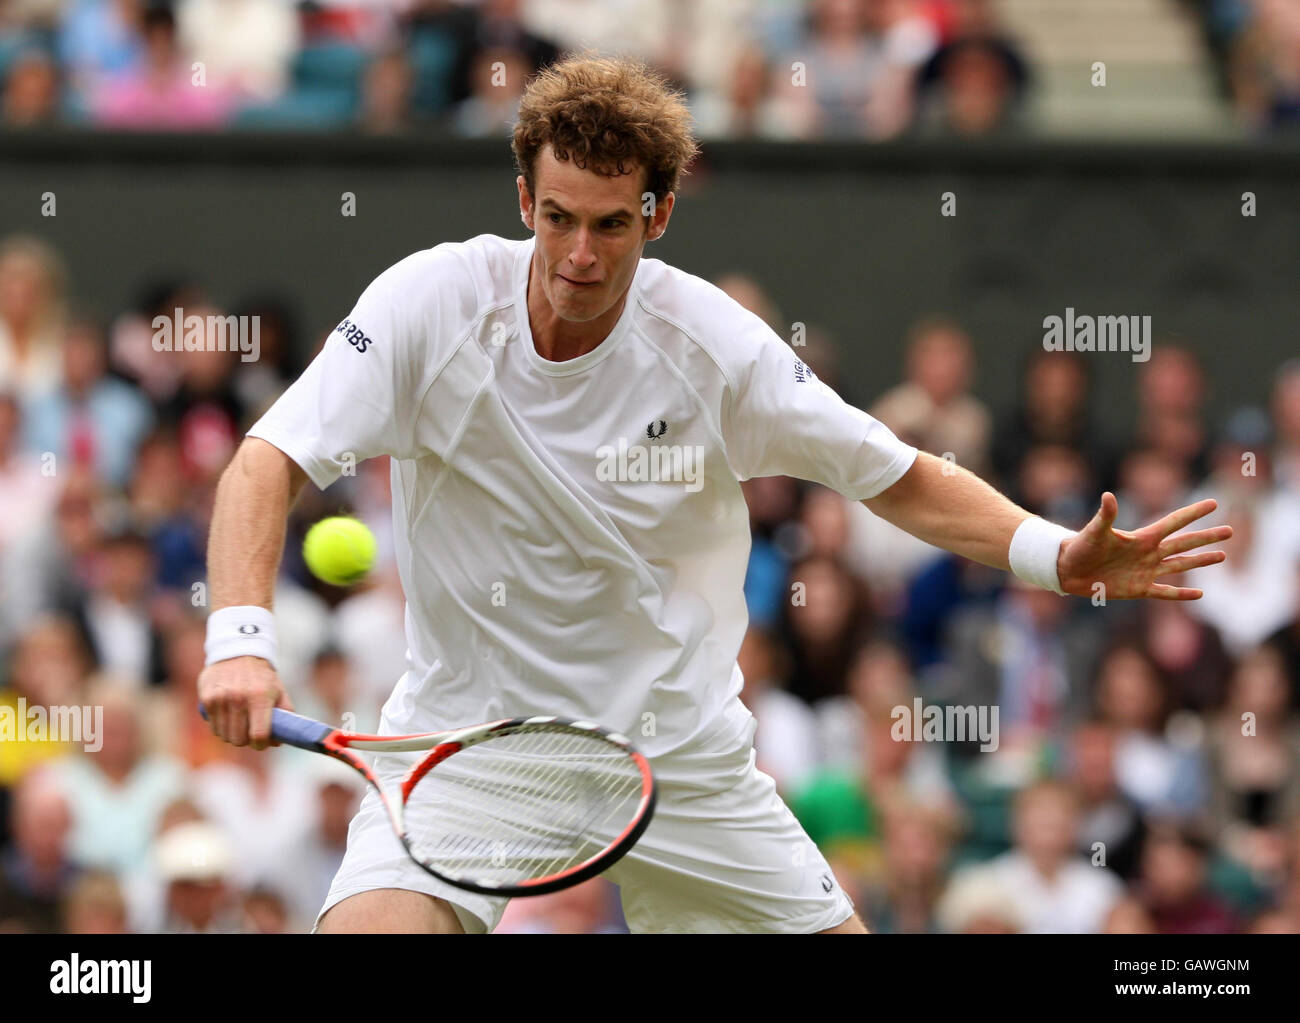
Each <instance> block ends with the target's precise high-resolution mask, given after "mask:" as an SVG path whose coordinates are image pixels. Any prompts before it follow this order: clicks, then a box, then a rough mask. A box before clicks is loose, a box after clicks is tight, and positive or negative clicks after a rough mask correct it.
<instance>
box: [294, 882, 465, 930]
mask: <svg viewBox="0 0 1300 1023" xmlns="http://www.w3.org/2000/svg"><path fill="white" fill-rule="evenodd" d="M316 933H317V934H464V933H465V929H464V928H463V927H461V925H460V921H459V920H458V919H456V911H455V910H454V909H453V908H452V906H451V903H449V902H447V901H446V900H445V899H440V898H438V897H437V896H434V895H425V894H424V893H423V892H409V891H404V890H402V889H400V888H376V889H373V890H372V891H368V892H358V893H357V894H356V895H350V896H348V897H347V898H346V899H343V900H342V901H341V902H336V903H335V904H334V905H333V906H331V907H330V908H329V909H327V910H326V911H325V913H324V914H323V915H322V916H321V918H320V920H319V921H318V922H317V924H316Z"/></svg>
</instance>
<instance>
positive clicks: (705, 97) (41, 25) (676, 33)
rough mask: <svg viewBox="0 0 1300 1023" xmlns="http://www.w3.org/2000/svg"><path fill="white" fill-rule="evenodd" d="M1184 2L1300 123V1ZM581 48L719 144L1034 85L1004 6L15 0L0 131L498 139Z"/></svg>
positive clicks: (845, 1) (1237, 84) (968, 112)
mask: <svg viewBox="0 0 1300 1023" xmlns="http://www.w3.org/2000/svg"><path fill="white" fill-rule="evenodd" d="M1167 2H1168V3H1169V4H1171V5H1173V4H1175V3H1180V2H1181V3H1183V4H1186V5H1188V6H1189V7H1191V8H1192V9H1193V10H1194V13H1195V14H1196V16H1197V17H1198V18H1199V20H1200V23H1201V24H1202V25H1203V26H1204V35H1205V40H1206V46H1207V52H1208V54H1209V55H1210V57H1211V59H1212V61H1213V62H1214V64H1215V66H1216V67H1217V69H1218V72H1219V79H1220V84H1221V91H1222V94H1223V96H1224V99H1225V101H1226V102H1228V103H1230V104H1231V105H1232V106H1233V107H1234V108H1235V109H1236V110H1237V111H1238V112H1239V114H1240V115H1241V119H1242V121H1243V122H1244V123H1245V124H1247V125H1250V126H1253V127H1257V128H1260V129H1264V130H1269V129H1275V128H1279V127H1284V126H1294V125H1295V123H1296V122H1297V120H1300V13H1298V12H1300V9H1298V8H1297V7H1296V5H1295V4H1294V3H1293V2H1292V0H1167ZM584 49H594V50H599V51H601V52H608V53H612V52H617V53H624V54H630V55H634V56H637V57H640V58H641V59H643V60H645V61H647V62H649V63H651V64H653V65H655V66H657V67H659V68H661V69H662V70H663V71H664V72H665V73H666V74H667V75H668V76H669V77H670V78H671V79H672V80H673V81H674V82H676V83H677V84H678V85H680V86H681V88H682V89H684V90H685V91H686V93H687V94H688V96H689V99H690V102H691V106H692V108H693V110H694V113H695V116H696V119H697V121H698V123H699V127H700V130H701V133H702V134H703V135H704V136H705V137H709V138H770V139H814V138H864V139H887V138H893V137H897V136H900V135H905V134H916V135H946V136H983V135H988V134H992V133H999V132H1005V131H1014V130H1016V129H1018V128H1021V127H1023V126H1024V123H1025V117H1024V106H1025V97H1026V95H1027V93H1028V92H1029V91H1030V90H1031V89H1032V88H1033V78H1032V75H1031V67H1032V65H1033V64H1034V54H1032V53H1025V52H1023V49H1022V46H1021V45H1020V44H1019V43H1018V42H1017V41H1016V40H1015V39H1014V38H1013V37H1012V35H1011V34H1009V33H1008V31H1007V29H1006V27H1005V25H1004V24H1003V21H1002V19H1001V18H1000V17H999V4H998V2H997V0H302V2H296V3H295V2H292V0H0V125H3V126H9V127H27V126H33V125H42V124H57V123H63V124H73V125H89V126H92V127H99V128H117V129H145V130H219V129H227V128H252V129H326V130H339V129H356V130H360V131H364V132H372V133H385V132H400V131H406V130H412V129H423V128H429V127H432V128H434V129H436V130H440V131H447V132H452V133H455V134H458V135H461V136H465V137H481V136H501V135H504V134H506V133H507V132H508V130H509V127H510V125H511V124H512V122H513V119H514V114H515V107H516V104H517V101H518V98H519V95H520V93H521V92H522V89H523V86H524V83H525V82H526V80H527V78H528V77H529V76H530V75H532V74H533V73H534V72H536V71H537V70H538V69H539V68H540V67H542V66H544V65H545V64H547V63H549V62H551V61H553V60H555V59H556V58H557V57H558V56H560V55H562V54H564V53H568V52H573V51H578V50H584Z"/></svg>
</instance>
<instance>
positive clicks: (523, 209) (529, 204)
mask: <svg viewBox="0 0 1300 1023" xmlns="http://www.w3.org/2000/svg"><path fill="white" fill-rule="evenodd" d="M515 184H516V185H517V186H518V187H519V219H520V220H522V221H523V222H524V226H526V227H527V228H528V230H530V231H536V230H537V228H535V227H534V226H533V196H532V193H531V192H529V191H528V182H527V181H525V180H524V176H523V175H522V174H520V175H519V176H518V177H517V178H515Z"/></svg>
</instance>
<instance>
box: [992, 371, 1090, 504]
mask: <svg viewBox="0 0 1300 1023" xmlns="http://www.w3.org/2000/svg"><path fill="white" fill-rule="evenodd" d="M1090 389H1091V383H1090V380H1089V373H1088V366H1087V364H1086V363H1085V362H1084V361H1083V358H1082V357H1081V356H1080V355H1078V354H1077V353H1072V352H1048V351H1044V350H1043V349H1042V348H1041V347H1036V348H1034V349H1033V350H1032V352H1031V353H1030V355H1029V359H1028V361H1027V362H1026V364H1025V370H1024V375H1023V379H1022V383H1021V391H1020V401H1019V404H1018V406H1017V407H1016V408H1015V409H1014V410H1013V411H1012V412H1011V414H1010V415H1009V416H1007V417H1005V418H1004V419H1003V421H1002V422H1001V424H1000V425H999V426H998V428H997V433H996V435H995V437H994V442H993V468H994V471H995V473H996V474H997V477H998V478H999V479H1000V480H1001V481H1002V482H1003V485H1004V486H1005V487H1007V488H1008V489H1009V492H1010V493H1011V496H1012V497H1013V498H1014V499H1016V500H1019V499H1020V496H1021V495H1020V494H1019V493H1018V492H1017V489H1016V484H1017V481H1018V480H1019V478H1020V476H1021V471H1020V470H1021V464H1022V463H1023V462H1024V460H1025V457H1026V455H1027V454H1028V453H1029V451H1030V449H1032V448H1034V447H1036V446H1038V445H1043V444H1046V445H1054V446H1063V447H1067V448H1070V449H1073V450H1075V451H1078V452H1080V453H1081V454H1082V455H1083V457H1084V459H1085V460H1086V462H1087V465H1088V468H1089V470H1090V476H1091V477H1092V478H1093V479H1094V480H1095V481H1096V482H1097V483H1099V484H1101V485H1102V486H1107V485H1108V484H1109V479H1108V477H1109V475H1110V473H1109V470H1108V468H1107V467H1108V463H1109V454H1108V453H1107V450H1106V448H1105V446H1104V445H1103V444H1102V443H1101V442H1100V441H1099V440H1098V437H1099V435H1100V431H1098V430H1097V429H1096V428H1095V424H1094V423H1093V421H1092V417H1091V413H1090V411H1089V407H1088V403H1089V392H1090Z"/></svg>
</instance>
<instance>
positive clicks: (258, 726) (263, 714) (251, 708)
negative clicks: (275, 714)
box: [248, 694, 275, 749]
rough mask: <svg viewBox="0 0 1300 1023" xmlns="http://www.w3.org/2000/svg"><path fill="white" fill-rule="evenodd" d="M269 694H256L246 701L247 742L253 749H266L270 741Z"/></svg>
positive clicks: (272, 705) (270, 706) (270, 703)
mask: <svg viewBox="0 0 1300 1023" xmlns="http://www.w3.org/2000/svg"><path fill="white" fill-rule="evenodd" d="M274 706H275V704H274V703H273V702H272V700H271V696H270V694H257V695H254V696H253V697H252V698H251V699H250V700H249V701H248V742H249V745H251V746H252V747H253V749H266V747H267V744H268V743H269V742H270V741H271V708H272V707H274Z"/></svg>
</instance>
